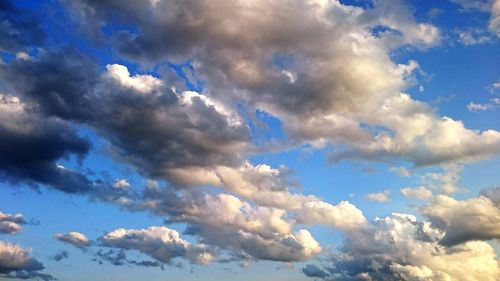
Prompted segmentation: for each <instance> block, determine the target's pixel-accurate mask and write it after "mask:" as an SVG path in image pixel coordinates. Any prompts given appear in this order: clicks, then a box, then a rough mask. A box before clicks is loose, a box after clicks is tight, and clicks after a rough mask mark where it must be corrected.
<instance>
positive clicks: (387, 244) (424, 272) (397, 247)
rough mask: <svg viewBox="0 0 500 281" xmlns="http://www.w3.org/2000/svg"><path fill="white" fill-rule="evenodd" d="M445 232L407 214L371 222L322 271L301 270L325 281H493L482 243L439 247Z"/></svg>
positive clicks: (494, 270)
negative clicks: (369, 226) (367, 228)
mask: <svg viewBox="0 0 500 281" xmlns="http://www.w3.org/2000/svg"><path fill="white" fill-rule="evenodd" d="M443 235H444V232H443V231H442V230H440V229H438V228H434V227H433V226H432V225H431V223H430V222H422V221H418V220H417V219H416V218H415V217H414V216H412V215H406V214H397V213H393V214H392V215H390V216H387V217H385V218H382V219H376V220H375V221H374V222H373V224H372V228H370V229H369V230H367V231H361V232H353V233H349V235H346V239H345V241H344V244H343V246H342V247H341V248H340V252H339V253H337V254H335V255H334V256H333V258H332V263H331V265H328V266H326V267H325V268H319V267H318V266H314V265H310V266H307V267H305V268H304V269H303V272H304V273H305V274H306V275H308V276H310V277H316V278H323V279H325V280H388V281H389V280H459V281H466V280H491V281H493V280H497V279H498V278H499V277H500V268H499V265H498V262H497V260H496V255H495V252H494V250H493V248H492V247H491V246H490V245H489V244H488V243H486V242H483V241H472V242H466V243H464V244H460V245H457V246H453V247H446V246H443V245H441V244H440V242H439V241H440V239H441V238H442V237H443Z"/></svg>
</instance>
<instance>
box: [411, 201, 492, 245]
mask: <svg viewBox="0 0 500 281" xmlns="http://www.w3.org/2000/svg"><path fill="white" fill-rule="evenodd" d="M495 199H498V198H495ZM495 199H490V198H488V197H486V196H479V197H477V198H471V199H468V200H456V199H453V198H451V197H448V196H446V195H438V196H436V198H434V199H433V200H432V201H431V202H430V203H429V204H428V205H426V206H424V207H422V208H421V213H422V214H423V215H424V216H426V217H427V218H429V220H430V221H431V222H432V223H433V225H435V226H436V227H438V228H439V229H442V230H444V231H445V232H446V235H445V236H444V238H443V239H442V240H441V241H440V243H442V244H444V245H456V244H460V243H463V242H465V241H472V240H491V239H498V238H500V206H499V204H498V203H499V202H498V201H495Z"/></svg>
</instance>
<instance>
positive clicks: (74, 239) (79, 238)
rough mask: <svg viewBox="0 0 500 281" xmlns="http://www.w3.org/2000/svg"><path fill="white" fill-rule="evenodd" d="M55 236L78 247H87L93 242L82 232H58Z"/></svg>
mask: <svg viewBox="0 0 500 281" xmlns="http://www.w3.org/2000/svg"><path fill="white" fill-rule="evenodd" d="M55 238H56V239H57V240H59V241H61V242H64V243H68V244H71V245H73V246H75V247H77V248H81V249H83V248H86V247H88V246H90V245H91V244H92V241H90V240H89V239H88V238H87V236H85V235H84V234H82V233H80V232H76V231H70V232H68V233H58V234H56V235H55Z"/></svg>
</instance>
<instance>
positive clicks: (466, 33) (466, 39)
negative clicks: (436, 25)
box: [457, 28, 492, 46]
mask: <svg viewBox="0 0 500 281" xmlns="http://www.w3.org/2000/svg"><path fill="white" fill-rule="evenodd" d="M457 33H458V41H459V42H460V43H462V44H464V45H466V46H473V45H478V44H484V43H488V42H490V41H491V39H492V37H491V35H490V34H488V33H487V32H486V31H485V30H483V29H481V28H469V29H466V30H459V31H457Z"/></svg>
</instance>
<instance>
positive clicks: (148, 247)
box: [99, 226, 215, 264]
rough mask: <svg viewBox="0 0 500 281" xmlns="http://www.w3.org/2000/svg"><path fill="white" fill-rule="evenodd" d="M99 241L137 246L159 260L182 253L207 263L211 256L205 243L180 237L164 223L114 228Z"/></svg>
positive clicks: (129, 248)
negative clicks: (140, 227) (162, 224)
mask: <svg viewBox="0 0 500 281" xmlns="http://www.w3.org/2000/svg"><path fill="white" fill-rule="evenodd" d="M99 240H100V242H101V243H102V245H104V246H107V247H113V248H120V249H125V250H137V251H140V252H141V253H144V254H146V255H148V256H151V257H152V258H154V259H156V260H158V261H160V262H162V263H167V264H168V263H171V262H172V259H174V258H178V257H182V258H185V259H187V260H189V261H190V262H192V263H196V264H209V263H210V262H212V261H213V260H214V259H215V255H214V253H212V251H211V249H210V248H209V247H208V246H206V245H202V244H200V245H195V244H191V243H189V242H188V241H186V240H183V239H182V238H181V237H180V235H179V233H178V232H177V231H175V230H172V229H169V228H167V227H164V226H151V227H148V228H146V229H123V228H120V229H116V230H113V231H111V232H109V233H107V234H106V235H104V236H102V237H101V238H100V239H99Z"/></svg>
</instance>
